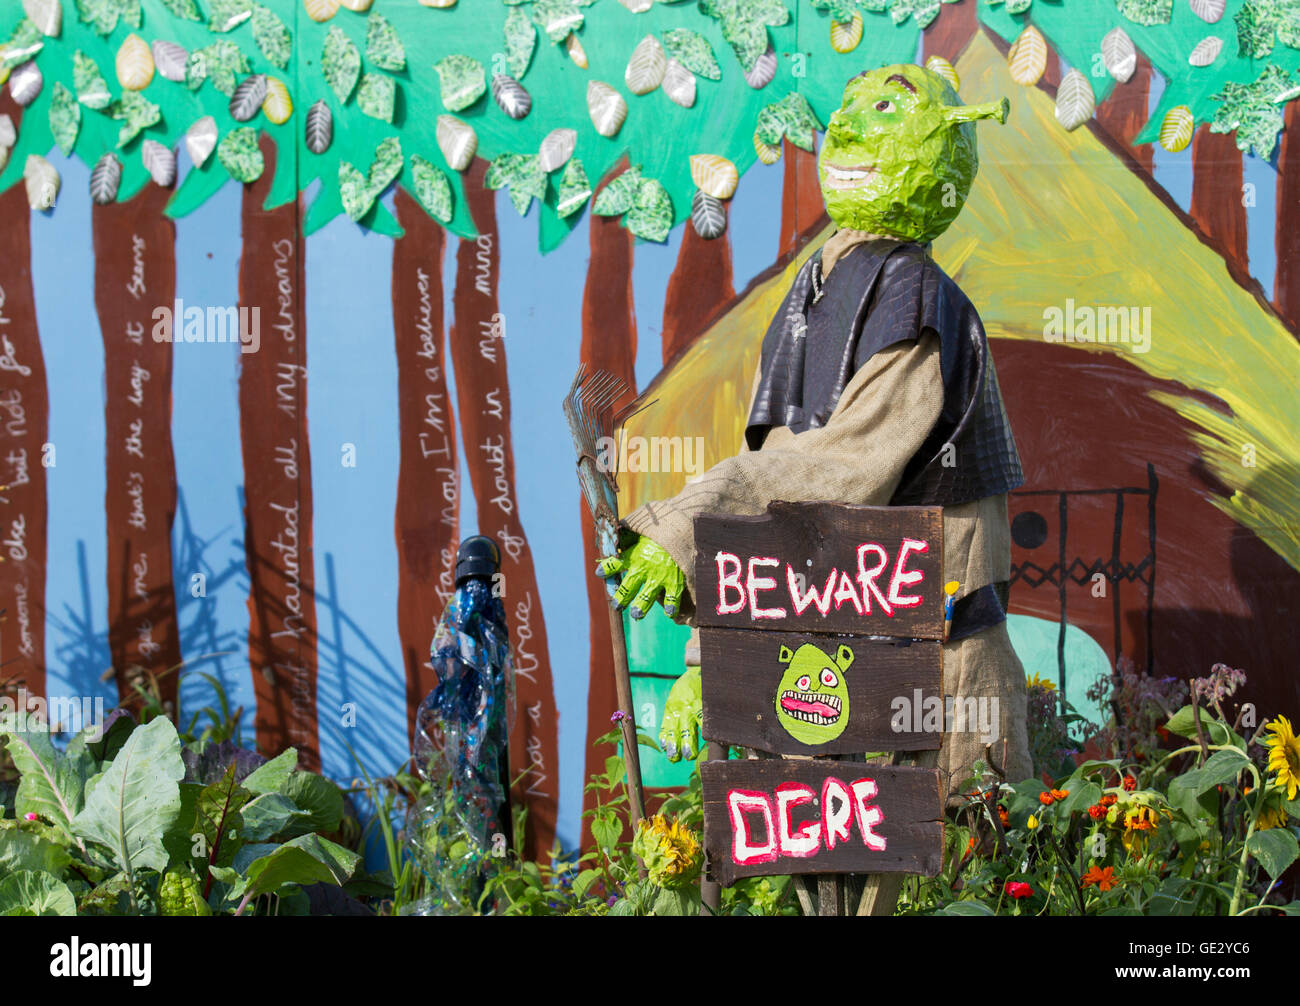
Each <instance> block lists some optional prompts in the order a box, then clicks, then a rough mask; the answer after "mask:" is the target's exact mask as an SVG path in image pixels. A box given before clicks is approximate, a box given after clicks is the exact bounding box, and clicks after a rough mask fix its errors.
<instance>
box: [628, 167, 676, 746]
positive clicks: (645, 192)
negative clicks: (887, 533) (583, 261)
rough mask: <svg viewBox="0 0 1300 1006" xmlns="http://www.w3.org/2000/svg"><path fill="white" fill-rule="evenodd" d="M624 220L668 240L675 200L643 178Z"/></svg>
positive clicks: (641, 232)
mask: <svg viewBox="0 0 1300 1006" xmlns="http://www.w3.org/2000/svg"><path fill="white" fill-rule="evenodd" d="M624 222H625V223H626V224H627V229H628V230H630V231H631V232H632V233H633V234H635V235H636V236H637V237H639V238H644V239H645V240H647V241H666V240H667V239H668V232H669V231H671V230H672V227H673V201H672V197H671V196H669V195H668V190H667V189H665V188H664V187H663V186H662V185H661V184H660V183H659V182H657V181H655V180H654V179H653V178H643V179H642V180H641V184H640V186H639V187H638V188H637V194H636V202H635V204H634V205H633V206H632V208H631V209H630V210H628V211H627V217H626V219H625V221H624ZM651 743H653V742H651Z"/></svg>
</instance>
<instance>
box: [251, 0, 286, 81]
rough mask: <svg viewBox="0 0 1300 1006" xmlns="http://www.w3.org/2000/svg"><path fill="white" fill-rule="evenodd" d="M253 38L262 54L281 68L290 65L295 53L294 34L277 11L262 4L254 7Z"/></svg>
mask: <svg viewBox="0 0 1300 1006" xmlns="http://www.w3.org/2000/svg"><path fill="white" fill-rule="evenodd" d="M253 39H254V41H256V42H257V47H258V48H259V49H261V50H262V55H263V56H265V57H266V58H267V60H268V61H269V62H270V63H272V64H274V65H275V66H278V67H279V68H280V69H281V70H284V69H287V68H288V66H289V57H290V56H291V55H293V35H292V34H290V32H289V29H288V28H287V27H286V26H285V23H284V22H283V21H281V20H280V19H279V17H277V16H276V14H275V12H274V11H272V10H270V9H269V8H267V7H263V6H262V5H261V4H256V5H255V6H254V7H253Z"/></svg>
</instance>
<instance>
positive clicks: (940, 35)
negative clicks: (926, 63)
mask: <svg viewBox="0 0 1300 1006" xmlns="http://www.w3.org/2000/svg"><path fill="white" fill-rule="evenodd" d="M978 28H979V21H978V18H977V17H976V14H975V4H973V3H969V2H965V3H958V4H945V5H944V6H943V7H941V8H939V16H938V17H936V18H935V19H934V20H933V21H931V22H930V26H929V27H928V28H926V29H925V33H924V34H923V35H922V36H921V46H922V51H923V52H924V54H925V57H926V58H927V59H928V58H929V57H930V56H942V57H943V58H944V59H946V60H947V61H948V62H949V63H956V62H957V57H958V56H960V55H961V51H962V50H963V49H965V48H966V43H967V42H969V41H970V40H971V36H972V35H974V34H975V32H976V31H977V30H978Z"/></svg>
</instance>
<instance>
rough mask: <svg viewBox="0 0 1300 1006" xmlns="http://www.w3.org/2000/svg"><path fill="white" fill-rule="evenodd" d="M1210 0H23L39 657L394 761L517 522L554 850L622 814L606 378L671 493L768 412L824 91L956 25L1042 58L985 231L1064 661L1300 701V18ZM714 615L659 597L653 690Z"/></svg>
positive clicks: (101, 684) (990, 138) (958, 50)
mask: <svg viewBox="0 0 1300 1006" xmlns="http://www.w3.org/2000/svg"><path fill="white" fill-rule="evenodd" d="M1200 7H1201V11H1200V13H1198V12H1197V11H1196V10H1194V9H1193V5H1189V4H1187V3H1186V2H1182V0H1180V2H1177V3H1173V4H1168V3H1165V4H1162V3H1160V2H1158V0H1153V2H1149V3H1148V2H1137V0H1133V2H1129V0H1122V2H1120V3H1118V4H1116V3H1113V2H1111V0H1066V2H1064V3H1043V2H1042V0H1039V2H1038V3H1036V4H1032V5H1031V4H1029V3H1028V2H1025V0H1018V2H1011V0H1008V2H1006V3H996V4H993V3H986V2H984V0H978V2H977V0H958V2H956V3H945V4H942V5H941V4H940V3H939V2H938V0H932V2H927V0H919V2H917V0H893V2H892V4H891V3H887V2H885V0H880V2H855V0H754V2H739V0H737V2H726V3H724V2H720V0H701V2H700V3H698V4H697V3H673V2H667V3H665V2H658V3H653V2H651V0H600V2H595V0H533V2H510V0H506V2H504V3H499V2H497V0H459V3H457V2H455V0H450V2H448V3H443V2H432V0H374V2H373V3H372V2H370V0H350V2H343V3H340V2H338V0H263V2H259V3H254V2H252V0H75V2H74V0H23V2H22V3H19V2H17V0H8V2H5V3H4V4H3V5H0V39H3V40H7V41H5V42H3V43H0V67H2V69H0V78H3V80H0V84H3V88H2V90H0V169H2V172H3V173H0V337H3V344H2V348H3V353H2V354H0V396H3V397H2V398H0V403H2V404H3V415H2V416H0V422H3V425H4V431H5V434H6V441H7V442H6V444H5V450H4V451H3V453H2V454H0V458H2V459H3V465H4V468H3V470H4V475H3V481H4V482H5V483H6V488H5V490H4V492H3V510H2V511H0V526H2V529H3V531H4V542H3V549H4V558H5V562H4V563H3V565H0V608H3V610H4V622H3V624H0V686H3V687H4V688H6V689H8V690H11V691H12V690H16V689H18V688H22V689H26V690H28V691H29V692H30V693H33V694H48V695H51V696H53V695H66V696H92V697H99V698H102V699H103V700H104V701H105V702H106V703H107V704H108V705H109V706H110V707H111V706H112V705H115V704H117V703H119V702H121V703H124V704H127V705H136V706H138V705H139V704H141V703H144V702H156V703H159V704H161V705H162V707H163V708H165V709H167V710H168V711H170V712H171V713H173V714H174V715H177V716H179V717H180V718H181V719H182V720H183V721H188V719H189V718H190V717H192V716H194V715H196V714H198V713H200V712H201V710H202V709H203V708H204V707H205V706H209V705H211V704H212V703H214V702H215V701H217V699H216V694H217V693H216V689H215V687H214V684H215V683H219V685H220V687H221V690H222V691H223V692H224V694H225V696H226V697H227V699H228V701H229V703H230V704H231V707H232V708H235V707H238V708H242V710H243V720H242V722H243V723H244V724H245V727H246V732H245V734H244V736H243V737H242V740H243V742H244V743H245V744H246V745H249V746H254V745H256V746H257V747H259V748H260V749H262V750H264V751H266V752H276V751H279V750H281V749H283V748H284V747H286V746H290V745H292V746H294V747H296V748H297V749H298V751H299V753H300V757H301V759H302V764H303V766H304V767H308V768H313V769H318V770H320V771H323V772H325V773H326V774H328V775H330V776H331V777H333V778H336V779H338V780H342V781H346V780H350V779H352V778H355V777H356V776H358V775H359V774H361V769H362V767H363V766H364V768H365V770H366V771H368V772H370V773H371V774H386V773H390V772H393V771H395V770H397V769H398V768H399V767H400V766H402V765H403V763H404V762H405V761H406V760H407V758H408V757H409V755H410V745H411V732H412V729H413V723H414V718H415V712H416V708H417V706H418V704H419V702H420V701H421V699H422V698H423V697H424V696H425V695H426V694H427V693H428V692H429V690H430V689H431V688H432V687H433V685H434V677H433V672H432V668H431V666H430V664H429V644H430V641H431V638H432V633H433V628H434V625H435V623H436V622H437V619H438V617H439V615H440V614H441V611H442V608H443V606H444V605H445V603H446V601H447V599H448V598H449V597H450V596H451V593H452V588H453V576H454V572H453V571H454V558H455V549H456V545H457V543H458V542H459V541H460V540H461V539H463V538H464V537H466V536H468V535H471V534H475V533H481V534H485V535H488V536H490V537H492V538H493V539H494V540H495V541H497V542H498V544H499V546H500V549H501V553H502V574H503V579H502V583H503V587H504V598H505V602H506V603H505V607H506V613H507V617H508V621H509V631H510V633H511V642H512V646H513V650H514V666H515V670H516V675H517V686H518V715H517V717H516V720H515V727H514V731H513V733H512V735H511V739H510V762H511V775H512V777H513V778H514V779H515V780H516V781H515V789H514V793H515V797H516V799H517V801H518V802H519V803H520V804H521V805H523V806H526V807H527V809H528V818H527V828H528V830H527V839H528V841H527V847H528V849H529V850H530V851H532V852H534V853H536V852H539V851H541V850H545V849H547V848H549V847H550V846H551V845H552V843H553V842H555V841H556V840H558V841H559V842H560V843H561V844H562V845H564V846H566V847H573V846H575V845H577V844H578V843H579V842H580V841H581V840H582V834H581V824H580V821H581V813H582V810H583V800H584V793H583V782H584V780H585V779H586V777H587V776H588V775H589V774H590V773H591V772H593V771H597V770H600V769H602V768H603V764H604V761H603V759H604V756H605V754H606V753H608V752H607V751H605V752H602V751H597V750H595V749H594V748H593V746H592V741H593V740H594V739H595V738H597V737H599V736H601V735H603V734H606V733H607V732H608V731H609V730H610V725H611V724H610V717H611V715H612V714H613V713H614V712H615V710H616V702H615V699H614V684H613V677H612V666H613V665H612V657H611V651H610V635H609V628H608V622H607V618H606V612H605V606H606V600H605V595H604V589H603V587H602V585H601V584H600V583H599V582H598V581H596V580H595V578H594V577H592V576H591V575H590V570H591V569H592V568H593V567H594V565H595V562H596V559H597V555H596V547H595V544H594V541H593V535H592V528H591V524H590V519H589V517H588V516H587V514H586V510H585V507H583V505H582V503H581V498H580V495H579V493H578V487H577V484H576V482H575V479H574V477H573V457H572V451H571V442H570V440H569V436H568V432H567V430H566V427H565V424H564V419H563V416H562V414H561V411H560V402H561V399H562V398H563V396H564V394H565V392H566V390H567V388H568V386H569V382H570V380H571V378H572V376H573V373H574V371H575V370H576V369H577V367H578V366H579V364H580V363H581V364H584V365H586V366H587V367H590V368H596V369H599V370H603V371H607V372H609V373H611V374H613V375H614V376H616V377H618V378H620V379H621V380H622V381H623V382H624V383H625V384H626V385H627V387H628V388H629V389H631V390H630V391H629V393H628V394H627V395H626V396H624V398H623V400H621V401H620V402H619V403H617V404H618V405H620V406H631V405H632V404H633V402H634V400H635V402H636V404H637V406H638V407H641V411H640V412H638V413H637V414H636V415H635V417H634V418H633V419H632V420H630V421H629V423H628V426H627V431H626V432H627V434H628V437H629V444H630V445H632V446H631V447H630V448H629V450H628V451H627V453H626V454H624V456H623V461H624V463H623V468H624V471H623V472H622V474H621V491H622V500H623V502H624V503H625V504H626V505H627V506H628V507H629V508H630V507H631V506H632V505H635V504H637V503H640V502H642V501H644V500H647V499H653V498H658V497H661V496H664V495H668V494H670V493H672V492H674V491H676V489H677V488H679V487H680V486H681V484H682V483H683V482H684V481H685V480H686V479H687V478H690V477H692V476H693V475H698V474H699V473H700V472H702V471H703V470H705V469H706V468H707V467H708V466H709V465H711V464H713V463H714V462H716V461H717V460H719V459H721V458H722V457H725V456H728V455H729V454H730V453H732V452H734V451H735V450H736V448H737V446H738V444H739V442H740V433H741V428H742V425H743V422H744V408H745V398H746V393H747V389H748V387H749V382H750V377H751V376H752V373H753V370H754V366H755V363H756V361H757V353H758V346H759V342H760V340H761V337H762V333H763V332H764V330H765V329H766V326H767V323H768V320H769V319H770V317H771V315H772V312H773V311H774V310H775V308H776V305H777V304H778V303H779V300H780V297H781V294H782V293H783V292H784V290H785V289H786V288H787V286H788V283H789V280H790V278H791V276H792V275H793V273H794V271H795V270H796V269H797V268H798V267H799V265H800V264H801V263H802V262H803V261H804V260H805V259H806V258H807V256H808V255H810V254H811V253H812V252H813V251H814V250H815V249H816V248H817V247H818V246H819V244H820V242H821V241H823V240H824V239H825V237H826V236H828V234H829V231H830V224H829V221H828V220H827V219H826V217H825V216H824V211H823V206H822V199H821V195H820V192H819V189H818V185H817V178H816V170H815V151H816V148H817V145H818V142H819V133H820V130H821V128H822V126H823V124H824V123H825V122H826V120H827V118H828V116H829V114H830V111H831V110H833V109H834V108H835V107H837V106H838V104H839V95H840V91H841V89H842V87H843V84H844V82H845V80H847V79H848V78H849V77H851V76H852V75H854V74H855V73H857V72H859V71H860V70H862V69H865V68H869V67H874V66H877V65H881V64H884V63H889V62H898V61H912V60H917V61H923V62H924V61H927V60H929V61H930V65H932V66H934V67H936V68H939V69H940V70H941V72H944V73H945V74H951V75H952V76H951V78H950V79H951V80H952V81H954V82H955V83H957V84H958V85H959V89H960V93H961V94H962V97H963V98H964V99H965V100H967V101H970V102H977V101H985V100H990V99H992V98H993V97H995V96H1000V95H1003V94H1007V95H1010V96H1011V117H1010V119H1009V122H1008V124H1007V126H1005V127H1003V128H1001V129H998V130H990V131H988V132H987V133H986V134H982V136H981V171H980V175H979V177H978V179H977V180H976V183H975V186H974V188H973V190H972V193H971V196H970V198H969V200H968V202H967V204H966V210H965V212H964V213H963V215H962V216H961V217H960V218H959V220H958V221H957V223H956V224H955V225H954V226H953V227H952V229H951V230H950V231H948V232H947V233H946V234H945V235H944V236H943V237H942V238H941V239H940V240H939V241H938V242H937V243H936V245H935V249H934V251H935V255H936V258H937V259H938V261H939V263H940V264H941V265H942V266H943V267H944V269H945V270H946V271H947V272H948V273H949V274H950V275H952V276H953V277H954V278H955V279H956V280H957V281H958V282H959V283H960V285H961V286H962V288H963V289H964V290H965V291H966V292H967V293H968V294H969V296H970V297H971V299H972V301H973V302H975V303H976V304H978V305H980V312H981V315H982V317H983V320H984V323H985V326H986V328H987V330H988V333H989V335H990V337H991V339H992V344H993V351H994V354H995V356H996V359H997V365H998V370H999V375H1000V380H1001V385H1002V389H1003V394H1004V396H1005V398H1006V402H1007V408H1008V411H1009V413H1010V415H1011V419H1012V423H1013V426H1014V430H1015V433H1016V437H1017V441H1018V444H1019V449H1020V454H1021V457H1022V460H1023V463H1024V466H1025V472H1026V484H1025V486H1024V487H1023V488H1022V489H1021V490H1020V491H1018V492H1016V493H1013V494H1012V513H1011V517H1012V536H1013V541H1014V547H1013V579H1012V588H1011V607H1012V612H1013V614H1012V619H1011V630H1012V636H1013V640H1014V642H1015V644H1016V646H1017V649H1018V651H1019V652H1020V654H1021V656H1022V659H1023V661H1024V663H1025V664H1026V667H1027V669H1029V670H1030V671H1032V672H1034V673H1037V674H1039V675H1043V676H1047V677H1051V678H1052V679H1053V680H1055V681H1057V682H1058V683H1059V684H1060V685H1061V687H1062V690H1063V692H1064V693H1065V694H1066V695H1067V696H1068V697H1069V698H1070V700H1071V701H1072V702H1074V703H1075V705H1076V706H1078V707H1079V708H1080V709H1084V710H1085V711H1086V710H1087V708H1088V703H1089V699H1088V697H1087V691H1088V688H1089V686H1090V685H1092V684H1093V683H1094V682H1095V680H1096V679H1097V678H1098V677H1099V676H1102V675H1106V674H1109V673H1110V671H1111V669H1112V668H1113V666H1114V664H1115V662H1116V661H1117V660H1119V659H1120V658H1126V659H1128V660H1131V661H1133V662H1134V664H1135V666H1137V667H1138V668H1139V669H1141V670H1142V671H1143V672H1145V673H1147V674H1154V675H1161V676H1167V675H1174V676H1178V677H1184V678H1185V677H1188V676H1191V675H1199V674H1204V673H1205V672H1206V671H1207V670H1208V667H1209V665H1210V664H1211V663H1213V662H1215V661H1217V660H1224V661H1228V662H1230V663H1231V664H1232V665H1233V666H1234V667H1242V668H1245V669H1246V670H1247V671H1248V673H1249V676H1250V684H1249V690H1250V695H1249V697H1250V698H1251V699H1252V700H1253V701H1255V702H1257V703H1259V704H1260V706H1261V707H1262V708H1268V709H1272V710H1278V711H1280V712H1282V713H1284V714H1289V715H1291V716H1292V717H1294V715H1295V714H1296V712H1297V711H1298V710H1300V686H1298V685H1297V679H1296V677H1295V675H1294V672H1293V670H1292V665H1293V658H1292V653H1291V650H1292V649H1293V645H1292V644H1293V641H1294V638H1295V633H1294V631H1293V630H1292V629H1291V626H1290V621H1291V620H1290V618H1289V617H1288V616H1289V614H1290V613H1293V612H1295V611H1296V610H1300V531H1298V530H1297V529H1298V528H1300V492H1298V491H1297V488H1296V486H1297V477H1296V473H1297V471H1298V470H1300V456H1298V455H1297V447H1296V445H1295V442H1294V431H1295V430H1296V429H1297V427H1300V396H1297V375H1298V374H1300V346H1298V345H1297V341H1296V334H1297V328H1298V326H1300V170H1298V169H1297V158H1300V123H1297V121H1296V112H1295V104H1294V102H1292V101H1291V99H1292V98H1294V97H1295V96H1296V94H1297V93H1300V83H1297V80H1296V76H1295V72H1296V71H1297V69H1300V49H1297V48H1295V47H1293V46H1291V45H1290V43H1289V42H1288V39H1292V40H1294V39H1293V36H1292V35H1290V34H1288V33H1287V32H1285V31H1279V32H1278V33H1277V37H1276V39H1275V38H1274V27H1273V26H1272V22H1270V21H1268V19H1267V17H1266V16H1265V15H1266V14H1267V12H1268V11H1269V10H1271V9H1272V7H1271V5H1269V4H1268V3H1262V2H1260V0H1229V3H1228V4H1227V10H1226V11H1225V10H1224V9H1223V5H1222V4H1220V5H1218V13H1219V16H1218V17H1217V18H1214V19H1213V20H1209V19H1207V17H1206V16H1204V15H1206V13H1207V12H1211V13H1212V12H1213V10H1214V8H1215V5H1214V4H1201V5H1200ZM1243 12H1246V14H1247V15H1249V16H1245V15H1243ZM1261 25H1262V26H1263V27H1261ZM1211 39H1213V40H1214V41H1211ZM636 438H640V440H637V439H636ZM643 448H644V450H643ZM674 451H675V452H676V453H675V454H674V453H673V452H674ZM638 452H640V453H638ZM662 458H667V459H668V461H667V462H666V463H665V464H662V465H661V464H660V463H659V460H660V459H662ZM687 636H688V632H687V630H685V629H683V628H682V627H680V626H676V625H673V624H672V623H670V622H668V621H667V620H666V619H664V618H663V617H662V616H661V615H659V614H656V615H653V616H651V617H649V618H647V619H646V620H644V621H643V622H640V623H631V622H629V623H628V637H629V655H630V663H631V665H632V670H633V673H634V686H635V687H634V694H635V699H636V705H637V710H636V713H637V717H638V720H639V721H641V722H642V724H643V728H644V726H645V724H657V720H658V717H659V715H660V714H661V712H662V704H663V699H664V696H665V695H666V692H667V689H668V687H669V686H670V685H671V684H672V682H673V681H674V680H675V678H676V677H677V676H678V675H679V674H680V673H681V670H682V667H683V655H684V651H685V648H686V646H687ZM644 770H645V774H646V780H647V783H648V784H649V785H651V786H654V787H666V786H673V785H680V784H681V783H683V782H684V781H685V773H686V772H688V771H689V769H688V768H686V767H684V766H682V765H671V764H669V763H668V762H667V761H666V760H664V759H662V758H654V757H650V756H648V755H647V758H646V762H645V764H644Z"/></svg>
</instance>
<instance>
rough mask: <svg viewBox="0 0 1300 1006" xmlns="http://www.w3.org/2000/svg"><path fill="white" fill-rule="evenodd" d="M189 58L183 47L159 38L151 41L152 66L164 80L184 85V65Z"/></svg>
mask: <svg viewBox="0 0 1300 1006" xmlns="http://www.w3.org/2000/svg"><path fill="white" fill-rule="evenodd" d="M189 58H190V54H189V51H188V50H187V49H186V48H185V46H183V45H177V44H176V43H175V42H168V41H165V40H164V39H161V38H156V39H154V40H153V62H154V66H156V67H157V68H158V73H159V75H160V76H161V77H162V78H163V79H164V80H174V81H176V82H177V83H179V84H183V83H185V64H186V63H187V62H188V61H189Z"/></svg>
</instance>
